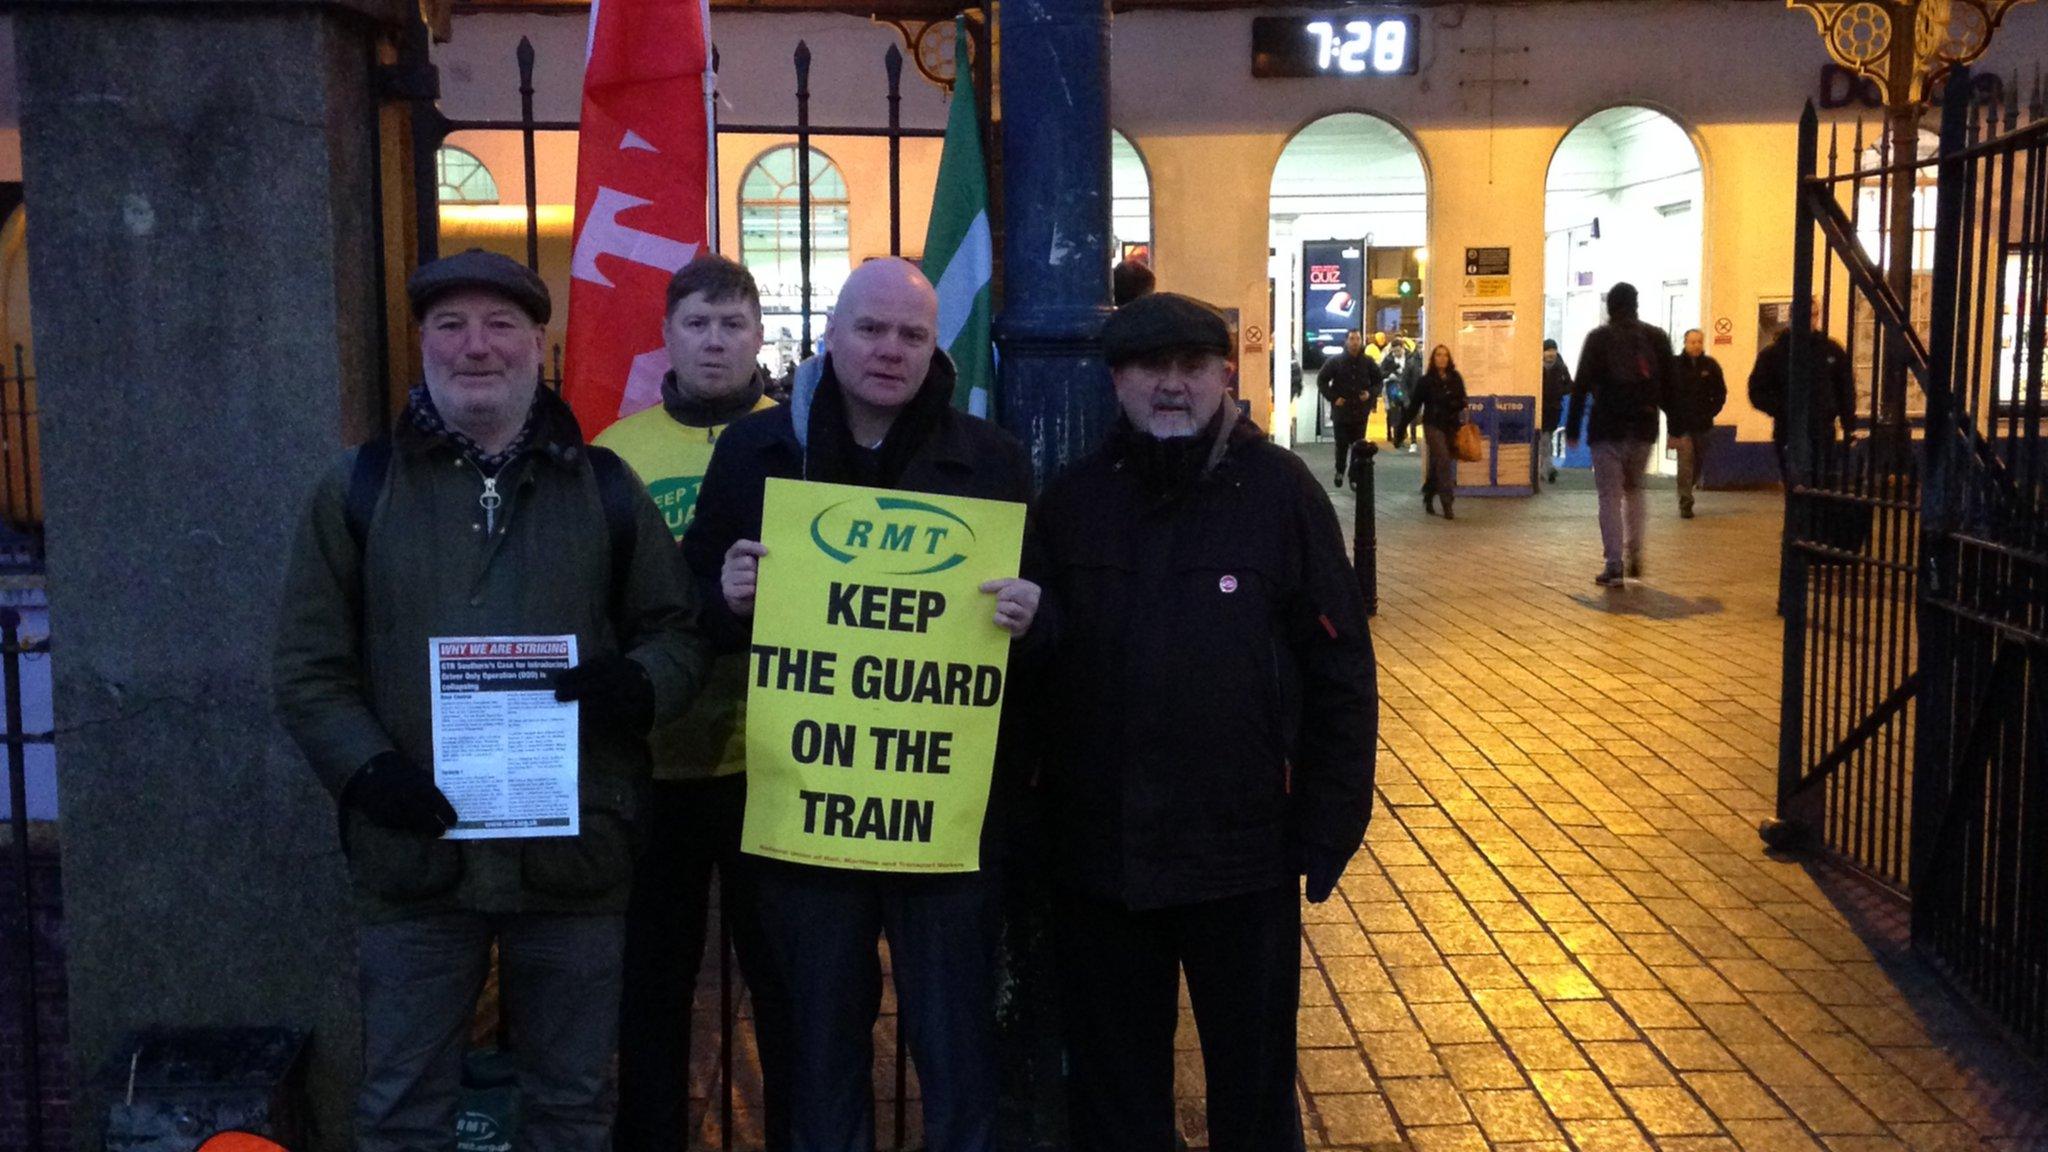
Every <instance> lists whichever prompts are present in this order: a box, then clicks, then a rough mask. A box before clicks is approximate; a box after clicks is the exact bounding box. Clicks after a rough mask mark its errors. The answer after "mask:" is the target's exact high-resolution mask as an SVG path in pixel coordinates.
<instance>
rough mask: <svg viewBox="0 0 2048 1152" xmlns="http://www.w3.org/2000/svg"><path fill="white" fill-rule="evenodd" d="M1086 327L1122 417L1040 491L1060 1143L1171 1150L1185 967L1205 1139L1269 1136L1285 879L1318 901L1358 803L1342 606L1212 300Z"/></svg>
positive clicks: (1310, 518) (1365, 714) (1295, 901)
mask: <svg viewBox="0 0 2048 1152" xmlns="http://www.w3.org/2000/svg"><path fill="white" fill-rule="evenodd" d="M1102 343H1103V353H1104V356H1105V358H1106V359H1107V360H1108V361H1109V365H1110V371H1111V374H1112V376H1113V378H1114V381H1115V386H1116V396H1117V401H1118V404H1119V406H1120V407H1121V409H1122V412H1121V414H1120V416H1119V418H1118V420H1117V424H1116V427H1115V429H1114V430H1113V431H1112V432H1111V434H1110V436H1109V439H1108V442H1107V443H1106V444H1105V445H1104V446H1103V447H1102V448H1101V449H1100V450H1099V451H1097V452H1096V453H1095V454H1094V455H1092V456H1091V457H1089V458H1088V459H1086V460H1084V461H1082V462H1081V463H1080V464H1078V465H1076V466H1075V467H1074V468H1073V469H1072V470H1071V471H1069V472H1067V473H1066V474H1065V475H1063V476H1061V477H1059V478H1058V479H1056V480H1055V481H1053V483H1052V484H1051V485H1050V486H1049V487H1047V489H1046V491H1045V494H1044V496H1043V498H1042V500H1041V502H1040V505H1039V508H1038V527H1039V530H1040V531H1041V532H1042V534H1043V543H1044V548H1045V553H1046V565H1045V568H1044V574H1045V577H1046V579H1045V586H1044V592H1043V599H1042V604H1041V609H1040V612H1039V617H1038V623H1039V626H1040V627H1041V628H1043V629H1044V634H1043V635H1041V636H1039V637H1038V638H1037V643H1038V645H1040V650H1039V655H1038V657H1037V658H1038V659H1041V660H1043V661H1044V662H1045V664H1044V666H1042V668H1041V671H1042V676H1041V679H1042V681H1043V683H1044V685H1045V688H1044V691H1045V692H1046V694H1047V695H1048V696H1049V697H1050V699H1049V700H1048V701H1047V705H1048V709H1049V714H1050V715H1052V716H1056V717H1058V723H1057V724H1049V725H1046V727H1047V729H1048V732H1047V736H1048V738H1049V740H1050V742H1051V746H1050V747H1048V748H1046V749H1045V754H1044V757H1043V763H1044V768H1043V771H1042V775H1041V788H1042V790H1043V792H1044V798H1045V801H1046V809H1047V817H1048V820H1047V824H1048V834H1049V836H1050V838H1051V841H1050V843H1049V845H1048V846H1047V847H1048V856H1049V858H1050V859H1051V860H1052V861H1054V863H1053V865H1052V867H1053V870H1054V871H1053V877H1052V878H1053V882H1054V888H1055V893H1056V896H1055V899H1056V902H1057V907H1056V909H1055V915H1054V922H1055V924H1056V928H1055V933H1056V935H1055V941H1054V950H1055V954H1056V955H1057V957H1058V962H1059V968H1060V971H1061V976H1060V981H1061V999H1062V1010H1063V1013H1064V1015H1065V1027H1066V1034H1067V1046H1068V1059H1069V1086H1070V1107H1071V1112H1072V1131H1073V1133H1074V1141H1075V1144H1074V1146H1075V1148H1076V1149H1077V1150H1079V1152H1112V1150H1114V1152H1132V1150H1142V1152H1151V1150H1155V1149H1157V1150H1165V1149H1170V1148H1172V1147H1174V1100H1173V1070H1174V1046H1173V1034H1174V1025H1175V1023H1176V1020H1177V1018H1178V994H1179V987H1180V978H1181V975H1182V974H1183V973H1185V975H1186V977H1187V985H1188V993H1189V995H1190V997H1191V999H1192V1001H1193V1007H1194V1013H1195V1023H1196V1026H1197V1029H1198V1030H1199V1032H1200V1034H1201V1042H1202V1057H1203V1062H1204V1066H1205V1069H1206V1072H1207V1076H1208V1099H1209V1138H1210V1146H1211V1147H1212V1148H1214V1149H1216V1150H1217V1152H1285V1150H1286V1149H1290V1148H1300V1147H1301V1144H1302V1130H1301V1118H1300V1116H1299V1114H1298V1113H1297V1111H1296V1107H1295V1098H1294V1078H1295V1012H1296V1007H1297V1003H1298V999H1299V995H1300V988H1299V981H1300V964H1301V960H1300V949H1301V904H1300V901H1301V898H1302V878H1303V877H1306V880H1307V885H1306V887H1307V898H1308V899H1309V900H1310V901H1311V902H1315V903H1320V902H1322V901H1324V900H1326V899H1328V898H1329V896H1330V893H1331V891H1332V890H1333V889H1334V888H1335V887H1336V884H1337V881H1338V878H1339V877H1340V876H1341V875H1342V874H1343V871H1344V867H1345V864H1346V862H1347V861H1349V860H1350V858H1351V856H1352V854H1353V853H1354V852H1356V851H1357V850H1358V847H1359V844H1360V843H1361V841H1362V840H1363V838H1364V835H1365V827H1366V821H1367V819H1368V817H1369V816H1370V814H1371V804H1372V778H1373V756H1374V745H1375V741H1376V734H1377V729H1378V721H1377V711H1378V689H1377V686H1376V679H1375V674H1374V669H1373V652H1372V640H1371V637H1370V635H1369V634H1368V632H1367V629H1366V617H1365V606H1364V603H1363V601H1362V599H1361V597H1360V595H1359V588H1358V580H1357V578H1356V576H1355V575H1354V574H1353V572H1352V570H1351V565H1350V563H1349V562H1348V560H1347V559H1346V557H1345V552H1344V542H1343V538H1342V536H1341V534H1340V532H1339V530H1338V527H1337V518H1336V515H1335V513H1334V512H1333V511H1332V510H1331V507H1330V502H1329V500H1328V499H1327V498H1326V497H1325V496H1324V495H1323V494H1322V491H1321V489H1320V487H1319V485H1318V484H1317V483H1316V480H1315V478H1314V477H1313V476H1312V475H1311V474H1310V473H1309V470H1308V468H1307V466H1306V465H1304V464H1302V463H1301V461H1300V460H1298V459H1296V458H1295V457H1294V456H1293V455H1292V454H1291V453H1288V452H1287V451H1285V450H1283V449H1281V448H1278V447H1275V446H1274V445H1272V444H1271V443H1269V442H1268V441H1267V440H1266V439H1265V437H1264V436H1263V435H1262V434H1261V433H1260V431H1259V430H1258V429H1257V428H1256V427H1254V426H1252V425H1251V424H1250V422H1249V421H1246V420H1244V419H1242V418H1241V417H1240V416H1239V414H1238V410H1237V406H1236V405H1234V404H1231V403H1228V402H1226V397H1225V393H1226V390H1227V388H1228V386H1229V384H1230V374H1231V370H1230V365H1229V361H1228V359H1227V357H1228V356H1229V353H1230V350H1231V348H1230V332H1229V329H1228V328H1227V327H1226V325H1225V324H1224V322H1223V319H1222V317H1221V316H1219V315H1218V314H1217V313H1216V312H1215V311H1214V310H1213V309H1211V308H1209V307H1208V306H1207V305H1204V304H1202V303H1201V302H1199V301H1196V300H1192V299H1189V298H1188V297H1185V296H1179V295H1175V294H1172V293H1155V294H1153V295H1150V296H1146V297H1144V298H1142V299H1139V300H1137V301H1134V302H1132V303H1130V304H1127V305H1125V306H1124V307H1123V308H1120V309H1118V310H1117V311H1116V313H1115V314H1113V315H1112V316H1111V317H1110V319H1109V320H1108V322H1107V323H1106V324H1105V325H1104V327H1103V332H1102Z"/></svg>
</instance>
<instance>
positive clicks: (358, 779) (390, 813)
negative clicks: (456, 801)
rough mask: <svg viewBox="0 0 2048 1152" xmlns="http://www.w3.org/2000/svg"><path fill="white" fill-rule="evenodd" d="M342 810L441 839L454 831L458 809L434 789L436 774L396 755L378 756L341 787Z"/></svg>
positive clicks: (398, 829)
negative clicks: (456, 810)
mask: <svg viewBox="0 0 2048 1152" xmlns="http://www.w3.org/2000/svg"><path fill="white" fill-rule="evenodd" d="M341 803H342V806H343V807H346V808H353V809H355V810H356V811H358V812H361V813H362V814H363V815H364V816H365V817H367V818H368V819H369V820H370V821H371V822H372V823H375V824H381V825H383V826H384V827H386V828H391V829H394V830H396V831H399V832H411V833H414V834H416V835H420V836H435V837H438V836H440V835H441V834H442V833H443V832H446V831H448V829H450V828H453V827H455V806H454V805H453V804H450V803H448V797H446V796H443V795H442V794H441V790H440V789H439V788H437V787H435V786H434V774H433V773H432V772H429V771H427V770H426V769H424V768H421V767H419V766H418V765H415V764H413V763H411V762H410V761H408V760H406V758H405V757H403V756H400V755H399V754H398V753H396V752H379V753H377V754H376V755H375V756H373V757H371V758H370V762H369V763H368V764H365V765H363V766H362V767H361V768H360V769H358V770H357V771H356V774H355V775H353V776H351V777H349V778H348V783H347V784H345V785H343V786H342V789H341Z"/></svg>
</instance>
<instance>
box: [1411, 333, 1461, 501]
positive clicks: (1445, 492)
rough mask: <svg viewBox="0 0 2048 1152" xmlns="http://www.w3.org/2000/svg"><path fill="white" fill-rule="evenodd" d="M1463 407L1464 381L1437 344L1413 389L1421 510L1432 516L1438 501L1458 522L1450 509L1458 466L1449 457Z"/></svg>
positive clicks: (1456, 366) (1455, 498)
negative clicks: (1418, 427)
mask: <svg viewBox="0 0 2048 1152" xmlns="http://www.w3.org/2000/svg"><path fill="white" fill-rule="evenodd" d="M1465 404H1466V396H1465V377H1464V375H1463V374H1461V373H1460V372H1459V371H1458V365H1457V364H1456V362H1454V361H1453V360H1452V359H1451V350H1450V349H1449V348H1448V347H1445V346H1444V345H1442V344H1439V345H1437V346H1436V347H1435V348H1433V349H1431V350H1430V353H1429V368H1428V370H1427V371H1425V372H1424V373H1423V374H1422V379H1421V381H1419V382H1418V383H1417V384H1416V386H1415V409H1416V419H1417V420H1419V421H1420V422H1421V424H1422V445H1423V451H1424V452H1425V453H1426V455H1425V456H1424V459H1423V471H1422V510H1423V511H1425V512H1427V513H1429V514H1430V515H1432V516H1434V515H1436V502H1437V501H1439V500H1441V501H1443V507H1444V519H1446V520H1455V519H1457V518H1458V517H1457V514H1456V513H1455V512H1453V511H1452V507H1451V506H1452V504H1453V503H1454V502H1455V501H1456V500H1457V497H1458V462H1457V460H1456V459H1455V458H1454V457H1453V456H1452V454H1451V438H1452V437H1454V436H1456V435H1457V434H1458V429H1459V427H1460V426H1462V425H1463V424H1464V423H1465Z"/></svg>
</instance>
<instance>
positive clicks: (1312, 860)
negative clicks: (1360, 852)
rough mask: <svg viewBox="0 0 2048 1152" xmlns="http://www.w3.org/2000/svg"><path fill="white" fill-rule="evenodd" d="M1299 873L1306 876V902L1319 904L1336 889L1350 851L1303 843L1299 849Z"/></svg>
mask: <svg viewBox="0 0 2048 1152" xmlns="http://www.w3.org/2000/svg"><path fill="white" fill-rule="evenodd" d="M1300 855H1301V874H1302V875H1303V876H1304V877H1306V878H1307V881H1308V884H1307V888H1308V892H1307V895H1308V902H1309V903H1311V904H1321V903H1322V902H1323V901H1325V900H1328V899H1329V898H1330V893H1332V892H1335V891H1336V890H1337V881H1338V880H1340V879H1342V878H1343V876H1344V865H1346V864H1348V863H1350V862H1351V853H1349V852H1339V851H1337V850H1336V849H1334V848H1324V847H1322V846H1320V845H1316V844H1303V845H1302V846H1301V850H1300Z"/></svg>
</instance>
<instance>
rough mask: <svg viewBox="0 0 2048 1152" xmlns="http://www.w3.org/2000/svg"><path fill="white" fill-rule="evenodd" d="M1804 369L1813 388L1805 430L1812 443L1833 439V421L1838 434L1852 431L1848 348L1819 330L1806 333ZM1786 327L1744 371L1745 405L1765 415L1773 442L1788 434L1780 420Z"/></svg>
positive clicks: (1787, 365)
mask: <svg viewBox="0 0 2048 1152" xmlns="http://www.w3.org/2000/svg"><path fill="white" fill-rule="evenodd" d="M1807 340H1808V341H1809V343H1808V344H1807V348H1808V349H1809V351H1808V356H1809V360H1808V364H1807V368H1808V371H1809V372H1811V373H1812V376H1811V379H1812V380H1813V390H1812V392H1811V393H1809V394H1808V396H1807V408H1806V412H1807V421H1808V423H1807V430H1808V435H1809V436H1810V437H1811V438H1812V439H1813V442H1814V443H1816V444H1821V443H1826V442H1827V441H1830V440H1833V439H1834V438H1835V425H1836V424H1837V423H1838V422H1839V423H1840V425H1841V429H1842V433H1843V434H1844V435H1846V434H1848V433H1850V432H1853V431H1855V429H1856V379H1855V376H1854V375H1853V371H1852V368H1851V365H1850V363H1849V352H1848V350H1847V349H1845V348H1843V347H1842V346H1841V345H1840V344H1838V343H1836V342H1835V340H1834V339H1833V338H1832V337H1830V336H1828V335H1827V334H1825V333H1822V332H1809V333H1808V335H1807ZM1791 375H1792V330H1791V329H1789V328H1787V329H1786V330H1785V331H1783V332H1780V333H1779V334H1778V338H1777V339H1776V340H1773V341H1771V343H1770V344H1769V346H1767V347H1766V348H1765V349H1764V350H1763V351H1762V352H1759V353H1757V357H1756V367H1755V368H1753V369H1752V370H1751V371H1750V373H1749V403H1750V406H1751V407H1753V408H1755V409H1756V410H1757V411H1759V412H1762V413H1763V414H1764V415H1766V416H1769V417H1770V418H1771V439H1773V440H1775V441H1776V442H1777V443H1779V444H1781V445H1782V444H1783V443H1785V439H1786V437H1787V436H1788V435H1790V433H1791V426H1790V422H1789V421H1787V420H1786V419H1785V400H1786V397H1788V396H1790V395H1791V394H1792V385H1791Z"/></svg>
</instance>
